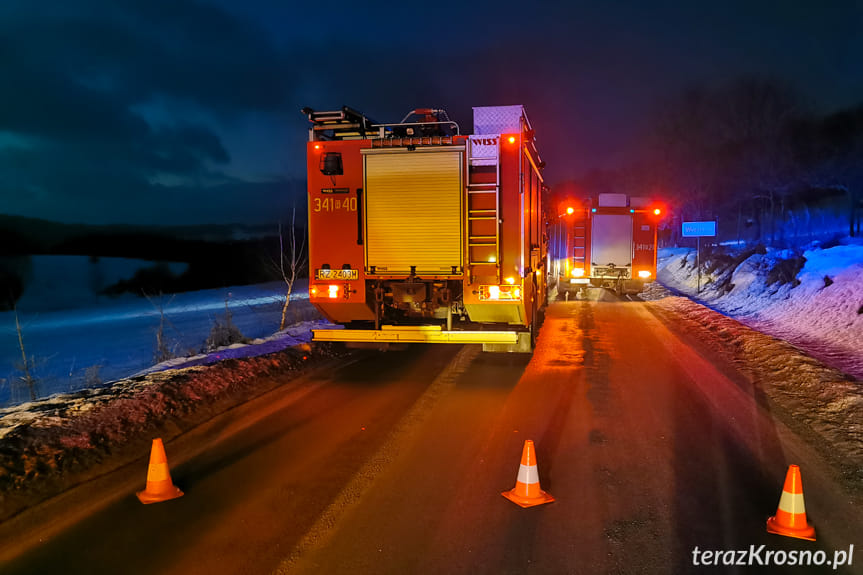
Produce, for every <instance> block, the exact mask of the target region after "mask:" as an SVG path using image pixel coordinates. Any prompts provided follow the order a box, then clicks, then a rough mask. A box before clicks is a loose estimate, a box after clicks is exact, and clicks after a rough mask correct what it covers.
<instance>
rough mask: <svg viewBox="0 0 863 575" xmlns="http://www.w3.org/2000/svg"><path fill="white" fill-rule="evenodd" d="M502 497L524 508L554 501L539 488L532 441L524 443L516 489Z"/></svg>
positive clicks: (505, 492)
mask: <svg viewBox="0 0 863 575" xmlns="http://www.w3.org/2000/svg"><path fill="white" fill-rule="evenodd" d="M501 495H503V496H504V497H506V498H507V499H509V500H510V501H512V502H513V503H516V504H518V505H521V506H522V507H533V506H534V505H542V504H543V503H551V502H552V501H554V497H552V496H551V495H550V494H549V493H546V492H545V491H543V490H542V489H540V488H539V471H538V470H537V467H536V456H535V455H534V453H533V441H532V440H530V439H528V440H527V441H525V442H524V449H523V450H522V452H521V465H520V466H519V467H518V478H517V479H516V481H515V487H514V488H513V489H511V490H510V491H504V492H503V493H502V494H501Z"/></svg>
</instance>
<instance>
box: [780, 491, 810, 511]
mask: <svg viewBox="0 0 863 575" xmlns="http://www.w3.org/2000/svg"><path fill="white" fill-rule="evenodd" d="M779 509H781V510H782V511H785V512H786V513H794V514H798V513H806V505H804V504H803V494H802V493H788V492H787V491H783V492H782V497H780V498H779Z"/></svg>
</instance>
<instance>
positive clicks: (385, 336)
mask: <svg viewBox="0 0 863 575" xmlns="http://www.w3.org/2000/svg"><path fill="white" fill-rule="evenodd" d="M312 341H313V342H324V341H327V342H344V343H361V342H371V343H456V344H468V343H481V344H483V351H499V352H530V351H531V349H530V334H529V333H527V332H517V331H444V330H443V329H441V326H439V325H384V326H381V329H379V330H377V329H315V330H312ZM525 346H526V348H525Z"/></svg>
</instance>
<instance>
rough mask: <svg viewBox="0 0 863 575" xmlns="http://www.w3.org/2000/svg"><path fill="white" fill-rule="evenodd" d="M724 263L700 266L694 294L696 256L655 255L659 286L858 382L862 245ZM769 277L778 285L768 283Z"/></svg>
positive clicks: (682, 252)
mask: <svg viewBox="0 0 863 575" xmlns="http://www.w3.org/2000/svg"><path fill="white" fill-rule="evenodd" d="M725 255H726V259H727V260H731V263H730V264H728V263H727V262H723V261H718V258H713V259H711V258H709V257H708V258H704V259H703V261H702V278H701V288H702V289H701V292H698V291H697V284H698V274H697V270H696V268H695V250H692V249H688V248H666V249H661V250H659V266H658V268H659V269H658V279H659V281H660V282H662V283H663V284H665V285H666V286H668V287H669V288H671V289H673V290H676V291H678V292H680V293H683V294H686V295H688V296H690V297H692V298H693V299H696V300H697V301H700V302H701V303H704V304H706V305H708V306H710V307H712V308H714V309H716V310H717V311H720V312H722V313H724V314H726V315H728V316H730V317H733V318H735V319H737V320H739V321H741V322H742V323H744V324H745V325H747V326H749V327H751V328H753V329H755V330H758V331H761V332H764V333H767V334H769V335H772V336H774V337H777V338H780V339H784V340H786V341H788V342H790V343H792V344H794V345H795V346H797V347H799V348H800V349H803V350H804V351H806V352H807V353H809V354H810V355H812V356H813V357H815V358H817V359H819V360H821V361H823V362H824V363H826V364H828V365H830V366H832V367H835V368H837V369H839V370H841V371H844V372H845V373H848V374H850V375H852V376H854V377H856V378H857V379H863V240H861V239H859V238H858V239H854V238H845V239H843V240H841V241H840V242H839V245H833V246H832V247H828V248H827V249H821V247H820V245H819V244H818V243H817V242H816V243H813V244H810V245H809V246H807V247H806V248H804V249H801V250H800V251H798V252H794V251H792V250H771V249H767V250H766V253H753V254H751V255H750V256H749V257H747V258H745V259H742V261H739V260H740V259H741V258H742V256H743V255H744V254H743V253H742V250H739V251H734V250H732V251H730V252H729V253H727V254H725ZM800 255H802V256H803V258H805V263H804V264H803V267H802V269H800V270H799V271H796V269H795V268H794V266H793V265H788V264H793V261H794V260H795V258H798V257H799V256H800ZM735 257H736V259H735ZM723 263H725V264H726V265H723ZM777 266H779V267H777ZM708 270H710V271H711V273H707V271H708ZM788 270H791V271H788ZM771 272H772V273H771ZM795 272H796V273H795ZM774 276H778V277H780V278H781V280H780V281H775V282H773V283H770V279H773V277H774Z"/></svg>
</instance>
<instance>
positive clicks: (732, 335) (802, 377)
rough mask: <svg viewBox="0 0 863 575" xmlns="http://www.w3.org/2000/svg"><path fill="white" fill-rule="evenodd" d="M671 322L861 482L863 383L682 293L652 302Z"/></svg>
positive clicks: (850, 476)
mask: <svg viewBox="0 0 863 575" xmlns="http://www.w3.org/2000/svg"><path fill="white" fill-rule="evenodd" d="M649 305H650V306H652V307H653V308H654V309H655V310H657V312H658V314H659V315H660V316H662V317H664V318H665V319H666V321H667V323H668V324H669V325H672V326H674V327H675V328H678V329H680V330H682V331H683V332H685V333H687V334H695V335H696V336H697V338H698V340H699V341H702V342H705V344H706V345H707V346H708V347H709V348H710V349H711V350H712V351H715V352H719V353H720V354H721V355H723V356H725V357H726V358H727V361H729V362H730V363H732V364H734V365H735V366H736V367H737V368H738V370H739V371H740V372H741V373H743V374H744V375H746V376H748V379H749V381H750V383H751V385H752V386H753V387H754V388H756V389H757V390H758V391H760V392H763V393H764V395H765V396H766V397H768V398H769V399H770V401H771V402H772V403H773V404H777V405H779V406H781V408H782V410H784V411H785V412H786V413H788V415H789V417H787V418H784V419H785V420H786V423H788V424H789V425H791V426H792V427H799V426H805V427H806V428H807V429H808V430H809V431H812V432H814V433H815V434H816V435H817V436H820V437H821V438H822V439H823V442H824V445H825V448H824V449H823V450H822V451H823V452H824V453H825V454H826V455H827V456H828V457H832V458H833V459H834V463H835V464H836V465H837V467H839V468H840V469H841V470H842V472H843V474H844V475H845V476H846V477H848V478H849V479H851V480H852V481H853V482H855V483H857V484H858V485H863V386H861V385H860V382H859V381H857V380H855V379H854V378H853V377H851V376H849V375H847V374H845V373H842V372H841V371H839V370H837V369H833V368H831V367H829V366H826V365H824V364H823V363H821V362H820V361H818V360H817V359H814V358H812V357H810V356H808V355H806V354H804V353H801V352H800V350H798V349H797V348H795V347H794V346H792V345H790V344H789V343H787V342H786V341H783V340H781V339H777V338H775V337H772V336H769V335H766V334H763V333H760V332H759V331H755V330H753V329H750V328H748V327H746V326H745V325H743V324H742V323H740V322H738V321H736V320H734V319H731V318H729V317H727V316H725V315H722V314H720V313H718V312H716V311H714V310H712V309H710V308H707V307H705V306H703V305H699V304H697V303H695V302H693V301H691V300H690V299H688V298H684V297H674V296H670V297H664V298H662V299H659V300H656V301H652V302H650V303H649Z"/></svg>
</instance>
